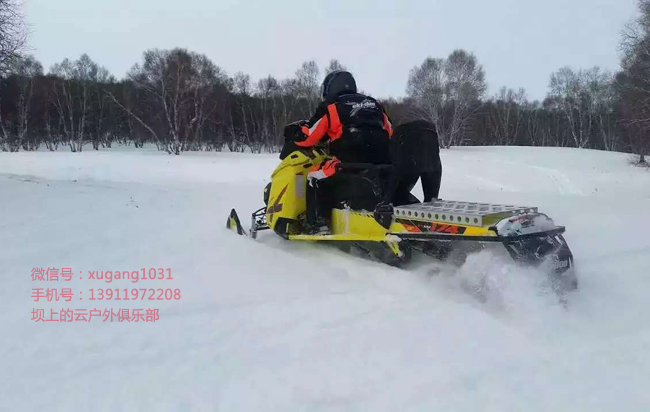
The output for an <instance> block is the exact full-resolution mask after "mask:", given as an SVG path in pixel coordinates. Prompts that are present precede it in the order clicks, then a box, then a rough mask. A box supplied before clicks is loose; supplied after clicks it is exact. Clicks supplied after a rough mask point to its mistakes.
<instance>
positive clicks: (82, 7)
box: [24, 0, 636, 99]
mask: <svg viewBox="0 0 650 412" xmlns="http://www.w3.org/2000/svg"><path fill="white" fill-rule="evenodd" d="M24 2H25V6H26V15H27V18H28V22H29V24H30V26H31V29H32V36H31V40H30V44H31V47H32V49H33V50H32V53H33V54H34V55H36V57H37V58H38V59H39V60H40V61H41V62H42V63H43V65H44V67H45V69H46V70H49V68H50V66H51V65H52V64H53V63H56V62H60V61H61V60H63V59H64V58H65V57H69V58H72V59H76V58H78V57H79V55H80V54H81V53H84V52H85V53H88V54H89V55H90V57H91V58H92V59H93V60H95V61H96V62H98V63H100V64H101V65H104V66H105V67H106V68H108V69H109V70H110V72H111V73H112V74H114V75H115V76H116V77H118V78H122V77H123V76H124V74H125V73H126V72H127V71H128V69H129V68H130V67H131V66H132V65H133V64H134V63H136V62H138V61H140V60H141V56H142V52H143V51H144V50H145V49H147V48H173V47H177V46H178V47H186V48H188V49H191V50H192V51H196V52H200V53H205V54H206V55H207V56H208V57H210V58H211V59H212V60H213V61H214V62H215V63H216V64H217V65H219V66H221V67H222V68H223V69H225V70H226V71H227V72H228V73H229V74H233V73H235V72H237V71H243V72H245V73H248V74H250V75H251V77H252V78H253V79H254V80H257V79H259V78H261V77H265V76H267V75H269V74H271V75H273V76H275V77H278V78H285V77H290V76H292V75H293V73H294V72H295V70H296V69H297V68H298V67H299V66H300V64H301V63H302V62H303V61H306V60H310V59H314V60H316V61H317V62H318V64H319V65H320V66H321V67H324V66H325V65H326V64H327V62H328V61H329V59H330V58H333V57H334V58H338V59H339V60H340V61H341V62H342V63H343V64H344V65H346V66H347V67H348V69H349V70H350V71H352V72H353V74H354V75H355V77H356V79H357V84H358V85H359V87H360V88H361V89H363V90H364V91H365V92H367V93H369V94H372V95H373V96H376V97H380V98H381V97H386V96H389V95H390V96H395V97H400V96H403V95H404V90H405V87H406V81H407V78H408V73H409V70H410V69H411V68H412V67H413V66H415V65H419V64H421V63H422V61H423V60H424V59H425V58H426V57H427V56H431V57H446V56H447V55H448V54H449V53H450V52H451V51H452V50H454V49H456V48H464V49H466V50H468V51H470V52H473V53H474V54H475V55H476V56H477V58H478V60H479V63H480V64H482V65H483V67H484V69H485V71H486V75H487V81H488V84H489V86H490V94H492V93H494V91H495V90H497V89H498V88H499V87H500V86H508V87H512V88H518V87H525V88H526V90H527V92H528V96H529V98H532V99H541V98H543V97H544V96H545V94H546V91H547V86H548V80H549V76H550V74H551V73H552V72H553V71H555V70H557V69H558V68H560V67H562V66H564V65H568V66H571V67H573V68H575V69H578V68H587V67H591V66H594V65H599V66H601V67H603V68H605V69H609V70H616V69H617V68H618V64H619V51H618V44H619V40H620V32H621V30H622V29H623V26H624V25H625V24H626V23H627V22H628V21H629V20H630V19H632V18H633V17H634V16H635V15H636V7H635V5H636V0H544V1H539V0H534V1H529V0H488V1H486V0H464V1H453V0H445V1H442V0H431V1H418V0H399V1H394V2H389V1H381V0H373V1H370V0H321V1H310V0H276V1H269V0H265V1H257V0H255V1H254V0H245V1H234V0H176V1H168V0H24Z"/></svg>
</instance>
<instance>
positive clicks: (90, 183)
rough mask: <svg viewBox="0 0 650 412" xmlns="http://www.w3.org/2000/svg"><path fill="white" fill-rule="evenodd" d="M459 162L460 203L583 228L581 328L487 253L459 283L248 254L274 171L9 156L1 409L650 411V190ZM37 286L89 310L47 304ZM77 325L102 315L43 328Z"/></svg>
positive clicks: (573, 153) (272, 249)
mask: <svg viewBox="0 0 650 412" xmlns="http://www.w3.org/2000/svg"><path fill="white" fill-rule="evenodd" d="M442 160H443V165H444V172H443V184H442V189H441V196H442V197H443V198H445V199H450V200H468V201H483V202H498V203H504V202H505V203H515V204H523V205H531V206H538V207H539V208H540V210H541V211H543V212H545V213H548V214H549V215H550V216H552V217H553V218H554V219H555V221H556V223H557V224H560V225H564V226H566V227H567V233H566V239H567V241H568V242H569V245H570V247H571V249H572V251H573V253H574V255H575V263H576V266H577V270H578V277H579V280H580V289H579V290H578V291H577V293H575V294H573V295H572V296H571V297H570V302H569V305H568V307H567V308H563V307H562V306H560V305H558V304H557V303H556V302H555V300H554V299H552V297H550V296H548V295H545V294H544V293H543V292H544V291H543V290H540V289H539V288H537V287H536V284H537V283H536V275H537V274H536V273H534V272H533V271H527V270H523V269H518V268H516V267H514V266H512V265H510V264H504V263H503V262H500V261H495V260H494V259H492V258H491V256H490V255H478V256H476V257H474V258H473V259H470V260H469V261H468V262H467V264H466V265H465V266H464V267H463V268H461V269H460V270H459V271H458V273H455V275H454V276H452V277H446V276H433V275H431V268H432V267H433V266H434V265H435V264H433V263H425V262H420V264H416V265H415V266H414V267H413V268H412V269H411V270H400V269H395V268H390V267H387V266H384V265H382V264H380V263H375V262H369V261H367V260H364V259H362V258H359V257H354V256H349V255H346V254H344V253H342V252H340V251H338V250H335V249H333V248H331V247H327V246H321V245H307V244H293V243H288V242H285V241H283V240H282V239H280V238H278V237H277V236H275V235H274V234H273V233H269V232H262V233H260V236H259V238H258V240H257V241H251V240H250V239H246V238H243V237H237V236H236V235H234V234H233V233H232V232H229V231H227V230H226V229H225V228H224V224H225V220H226V217H227V215H228V213H229V212H230V209H231V208H232V207H235V208H236V209H237V210H238V211H239V213H240V216H242V217H244V219H243V220H244V224H246V225H247V224H248V222H247V220H246V219H245V218H246V217H247V216H248V215H249V213H251V212H252V211H254V210H255V209H257V208H259V207H260V206H261V205H262V189H263V187H264V185H265V184H266V183H267V182H268V176H269V174H270V172H271V171H272V170H273V168H274V167H275V165H276V164H277V155H252V154H229V153H186V154H183V155H182V156H169V155H166V154H163V153H160V152H157V151H155V150H135V149H127V148H123V149H120V148H116V149H112V150H110V151H103V152H91V151H88V152H84V153H81V154H72V153H67V152H55V153H49V152H38V153H15V154H8V153H0V269H1V272H0V279H2V288H0V308H1V309H2V310H0V327H1V328H0V330H1V333H0V359H1V360H0V370H1V373H0V410H3V411H5V410H6V411H42V410H47V411H89V410H92V411H104V410H106V411H131V410H143V411H144V410H148V411H154V410H155V411H159V412H160V411H208V410H209V411H212V410H223V411H253V410H256V411H257V410H263V411H275V410H277V411H287V410H309V411H312V410H337V411H338V410H346V411H347V410H358V411H362V410H363V411H365V410H373V411H378V410H379V411H383V410H386V411H394V410H402V411H420V410H422V411H432V410H436V411H442V410H449V411H473V412H474V411H478V410H490V411H492V410H493V411H506V410H512V411H515V410H518V411H524V410H525V411H538V410H539V411H550V410H552V411H578V410H582V411H586V410H589V411H646V410H649V409H650V392H649V391H648V388H649V387H650V354H649V350H648V349H649V348H650V322H649V321H648V315H649V314H650V298H649V297H650V237H648V233H650V172H649V171H647V170H645V169H641V168H636V167H633V166H631V165H629V164H628V156H627V155H624V154H617V153H605V152H598V151H589V150H577V149H555V148H520V147H507V148H494V147H489V148H478V147H464V148H453V149H451V150H445V151H443V153H442ZM416 194H418V195H420V193H419V192H416ZM34 268H44V270H45V271H47V269H48V268H57V269H59V272H58V277H59V280H58V281H45V280H43V281H40V280H32V273H33V269H34ZM64 268H65V269H71V272H72V278H71V280H69V281H67V280H65V279H64V278H63V277H62V275H63V274H64V272H63V271H62V269H64ZM143 268H144V269H145V272H146V275H147V276H145V278H146V279H144V280H143V279H141V276H142V269H143ZM149 268H164V271H163V273H164V278H163V279H159V278H158V276H157V273H158V272H157V270H156V271H154V272H155V273H154V275H155V276H154V277H156V279H154V280H151V279H149V277H148V276H149V274H150V273H149ZM167 269H169V271H167ZM90 271H93V272H94V271H99V272H102V271H104V272H107V271H111V272H113V273H112V274H111V276H114V273H115V272H118V271H119V272H124V271H128V272H129V274H130V275H131V272H138V273H139V276H138V278H137V282H134V281H133V280H128V279H117V280H115V279H112V280H111V281H110V282H108V281H107V280H106V278H104V279H103V280H101V279H89V272H90ZM80 272H81V273H80ZM51 274H54V272H52V271H50V275H51ZM45 276H47V273H46V274H45ZM134 276H135V275H134ZM477 276H482V277H485V278H487V279H488V280H489V281H490V282H492V284H494V285H498V288H497V291H495V292H494V293H495V294H494V296H491V299H490V300H489V301H488V302H487V303H480V302H478V301H477V300H475V299H474V298H473V297H472V296H470V295H469V294H467V293H466V292H464V291H463V289H462V288H461V287H459V285H460V282H461V281H462V280H463V279H471V278H474V277H477ZM167 277H171V278H172V279H168V278H167ZM80 278H81V279H80ZM35 288H43V290H44V291H45V289H47V288H56V289H57V290H58V292H57V293H59V294H61V292H62V290H63V289H64V288H69V289H71V290H70V292H71V294H72V298H71V300H70V301H66V300H65V299H64V298H60V299H59V301H56V300H55V299H53V298H52V297H51V296H50V300H51V301H48V298H46V297H40V298H39V301H38V302H36V301H35V299H36V298H35V297H32V296H34V293H35V292H34V291H33V289H35ZM100 289H103V291H102V293H103V294H104V295H105V296H106V295H107V294H108V292H107V291H106V290H107V289H110V290H112V292H111V293H112V294H115V290H119V291H120V292H119V293H120V294H121V298H122V299H121V300H119V301H118V300H116V299H115V296H113V299H111V300H108V299H107V297H104V299H101V300H100V299H99V293H100V292H99V290H100ZM132 289H136V290H137V289H146V291H147V292H146V297H145V298H144V299H141V298H142V292H136V293H137V294H138V295H137V298H135V299H133V296H130V297H131V298H132V299H130V300H128V301H127V300H125V299H124V297H125V296H124V290H126V291H127V294H129V295H130V294H131V293H132V292H131V291H132ZM151 289H155V292H154V293H153V294H150V292H149V291H150V290H151ZM168 289H171V292H169V295H167V296H169V297H170V298H171V299H168V298H166V297H165V296H166V295H165V293H167V292H166V290H168ZM177 289H178V290H179V292H178V295H176V290H177ZM158 290H162V292H158ZM91 291H92V292H91ZM44 293H45V292H44ZM91 294H92V296H91ZM150 295H153V296H154V301H152V300H149V297H150ZM160 296H162V300H159V298H160ZM174 296H178V298H175V297H174ZM92 297H94V299H95V300H91V298H92ZM68 309H71V310H72V312H71V313H73V314H74V317H75V318H79V313H83V312H82V311H81V310H83V309H86V310H88V315H87V316H85V318H86V319H87V318H88V317H90V316H91V314H90V312H91V311H94V310H96V311H97V312H93V315H92V318H91V320H90V321H82V320H74V321H73V322H60V321H56V322H55V321H52V322H49V321H38V322H37V321H36V320H38V319H39V317H40V315H44V316H43V317H44V319H43V320H49V319H59V317H60V316H61V313H64V315H63V316H64V318H66V317H67V316H68V312H67V310H68ZM121 309H125V310H126V311H127V312H128V314H129V315H133V313H134V311H135V310H137V309H142V312H141V313H142V314H143V315H144V314H146V313H147V312H146V311H147V309H149V310H153V309H157V310H158V312H157V315H158V319H155V318H154V316H155V315H154V314H153V313H154V312H153V311H152V312H149V316H150V317H149V320H155V322H154V321H149V322H147V321H146V320H147V318H146V316H143V317H142V318H138V319H139V321H138V322H135V321H130V322H126V321H123V322H119V321H118V318H119V314H120V313H123V312H121ZM39 310H42V312H39ZM53 313H57V315H52V314H53ZM98 313H99V314H98ZM113 313H115V314H117V316H115V318H114V319H113ZM136 313H137V312H136ZM71 316H72V315H71ZM127 317H128V316H127ZM34 318H35V319H34ZM83 318H84V316H81V317H80V318H79V319H83ZM136 318H137V317H136Z"/></svg>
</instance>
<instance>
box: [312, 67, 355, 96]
mask: <svg viewBox="0 0 650 412" xmlns="http://www.w3.org/2000/svg"><path fill="white" fill-rule="evenodd" d="M320 92H321V97H322V98H323V100H330V101H331V100H334V99H335V98H336V97H338V96H339V95H341V94H344V93H356V92H357V83H356V81H355V80H354V77H353V76H352V74H351V73H350V72H347V71H344V70H335V71H333V72H331V73H330V74H328V75H327V76H325V80H323V84H322V85H321V89H320Z"/></svg>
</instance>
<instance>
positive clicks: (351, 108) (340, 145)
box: [295, 93, 393, 164]
mask: <svg viewBox="0 0 650 412" xmlns="http://www.w3.org/2000/svg"><path fill="white" fill-rule="evenodd" d="M301 131H302V133H301V134H302V136H300V137H299V138H298V139H297V140H296V141H295V145H296V146H301V147H312V146H315V145H317V144H318V143H321V142H323V141H328V142H329V151H330V154H331V155H333V156H335V157H337V158H338V159H340V160H341V161H343V162H361V163H374V164H382V163H390V153H389V148H390V146H389V142H390V137H391V136H392V135H393V127H392V125H391V122H390V119H389V117H388V115H387V114H386V111H385V109H384V107H383V106H382V105H381V103H379V102H378V101H377V100H375V99H373V98H372V97H368V96H364V95H362V94H358V93H352V94H342V95H340V96H338V98H337V99H336V100H335V101H334V102H327V101H326V102H323V103H321V104H320V106H318V108H317V109H316V113H315V114H314V116H312V118H311V119H310V120H309V122H308V123H307V124H306V125H304V126H302V127H301Z"/></svg>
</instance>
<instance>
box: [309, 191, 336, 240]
mask: <svg viewBox="0 0 650 412" xmlns="http://www.w3.org/2000/svg"><path fill="white" fill-rule="evenodd" d="M313 184H314V186H316V187H314V186H312V185H307V222H306V223H307V225H306V226H307V227H306V233H307V234H309V235H329V234H331V231H330V229H329V220H330V217H329V214H330V213H331V208H328V202H327V201H328V199H329V198H328V196H327V195H326V193H325V191H326V188H325V187H324V185H321V186H323V187H318V185H319V181H315V182H313Z"/></svg>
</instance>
